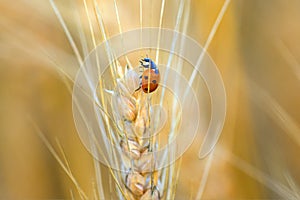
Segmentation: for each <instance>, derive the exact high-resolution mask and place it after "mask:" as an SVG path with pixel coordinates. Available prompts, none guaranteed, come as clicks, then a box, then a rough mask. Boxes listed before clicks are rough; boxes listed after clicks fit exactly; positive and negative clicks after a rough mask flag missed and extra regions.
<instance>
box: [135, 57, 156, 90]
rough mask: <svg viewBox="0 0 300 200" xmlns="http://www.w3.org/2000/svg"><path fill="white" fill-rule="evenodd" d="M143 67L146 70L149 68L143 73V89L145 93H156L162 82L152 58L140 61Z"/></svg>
mask: <svg viewBox="0 0 300 200" xmlns="http://www.w3.org/2000/svg"><path fill="white" fill-rule="evenodd" d="M140 63H141V65H142V66H143V67H144V68H148V69H146V70H144V71H143V74H142V76H141V78H142V81H141V87H142V90H143V91H144V92H145V93H151V92H154V91H155V90H156V89H157V87H158V83H159V81H160V74H159V70H158V68H157V66H156V64H155V63H154V62H153V61H152V60H151V59H150V58H144V59H142V60H140Z"/></svg>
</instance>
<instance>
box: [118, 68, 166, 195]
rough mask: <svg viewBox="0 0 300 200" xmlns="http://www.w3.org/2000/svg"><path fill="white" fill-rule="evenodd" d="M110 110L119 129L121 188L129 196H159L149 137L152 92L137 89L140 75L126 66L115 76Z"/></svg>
mask: <svg viewBox="0 0 300 200" xmlns="http://www.w3.org/2000/svg"><path fill="white" fill-rule="evenodd" d="M112 110H113V113H114V119H115V121H116V123H117V126H118V128H119V129H120V130H121V137H120V141H119V145H120V147H121V148H122V154H123V155H122V156H121V157H122V169H123V171H124V173H123V177H122V179H123V182H124V184H123V185H124V191H126V195H127V197H129V199H142V200H145V199H153V200H159V199H161V197H160V196H161V191H160V189H159V185H160V180H159V177H160V174H159V172H158V171H156V170H155V166H156V163H155V155H154V153H151V152H153V148H154V146H155V145H157V142H155V141H154V139H153V137H151V132H153V130H152V129H153V127H152V126H153V123H151V116H152V113H153V112H152V111H151V94H147V93H144V92H143V91H142V89H140V77H139V75H138V73H137V72H136V71H134V70H133V69H129V70H128V71H127V73H126V74H125V76H124V78H123V79H118V81H117V86H116V88H115V90H114V92H113V95H112Z"/></svg>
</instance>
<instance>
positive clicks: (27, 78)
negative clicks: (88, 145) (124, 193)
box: [0, 0, 300, 199]
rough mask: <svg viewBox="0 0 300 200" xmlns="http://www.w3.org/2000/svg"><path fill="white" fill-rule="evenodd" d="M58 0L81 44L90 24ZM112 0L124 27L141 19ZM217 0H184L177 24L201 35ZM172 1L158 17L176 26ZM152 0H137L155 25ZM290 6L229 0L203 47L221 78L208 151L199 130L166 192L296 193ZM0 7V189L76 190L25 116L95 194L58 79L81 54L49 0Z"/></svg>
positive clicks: (293, 9)
mask: <svg viewBox="0 0 300 200" xmlns="http://www.w3.org/2000/svg"><path fill="white" fill-rule="evenodd" d="M55 2H56V4H57V7H58V8H59V10H60V11H61V13H62V17H63V18H64V20H65V21H66V24H67V26H68V27H69V30H70V32H71V34H72V36H73V37H74V40H75V42H76V44H78V45H79V49H80V53H81V55H83V51H82V47H81V45H80V34H79V33H78V28H81V30H82V31H83V32H84V33H86V34H87V35H88V31H89V28H88V23H87V19H86V15H85V13H84V4H83V1H80V0H76V1H71V0H66V1H59V0H57V1H55ZM87 2H90V1H87ZM117 2H118V6H119V11H120V13H119V14H120V21H121V25H122V30H123V31H128V30H132V29H135V28H139V1H134V0H131V1H124V0H119V1H117ZM223 3H224V0H214V1H208V0H191V1H185V5H189V7H190V11H186V10H185V12H184V16H186V15H188V16H189V18H188V25H187V31H186V34H187V35H188V36H190V37H192V38H193V39H195V40H196V41H197V42H198V43H200V44H201V45H204V44H205V42H206V40H207V38H208V36H209V34H210V31H211V28H212V26H213V25H214V23H215V20H216V18H217V16H218V13H219V11H220V10H221V8H222V5H223ZM99 5H100V10H101V12H102V14H103V20H104V22H105V26H106V29H107V32H108V33H109V36H112V35H116V34H118V33H119V28H118V24H117V18H116V13H115V10H114V1H113V0H101V1H99ZM179 5H180V1H179V0H175V1H168V0H166V10H165V13H164V18H163V23H162V26H163V27H164V28H169V29H173V28H174V27H175V23H176V16H177V13H178V8H179ZM160 6H161V1H154V0H151V1H143V9H144V13H143V24H144V26H150V27H156V26H158V24H159V16H160V15H159V13H160ZM299 8H300V1H298V0H289V1H284V0H273V1H260V0H252V1H246V0H244V1H243V0H239V1H238V0H232V1H231V2H230V4H229V6H228V9H227V11H226V13H225V15H224V17H223V19H222V21H221V23H220V26H219V28H218V30H217V32H216V34H215V36H214V38H213V40H212V42H211V44H210V46H209V48H208V50H207V51H208V53H209V54H210V56H211V57H212V59H213V60H214V62H215V63H216V65H217V66H218V68H219V70H220V72H221V75H222V78H223V81H224V84H225V88H226V95H227V116H226V121H225V126H224V129H223V131H222V135H221V137H220V140H219V142H218V144H217V146H216V149H215V150H214V152H213V156H211V157H207V158H205V159H204V160H200V159H199V158H198V156H197V155H198V150H199V145H200V143H201V141H200V140H196V141H194V143H193V145H192V146H191V147H190V148H189V149H188V151H187V152H185V153H184V155H183V157H182V160H178V161H177V162H181V171H180V174H179V181H178V184H177V190H176V196H175V199H196V197H197V194H199V191H200V192H201V191H202V192H201V194H202V198H201V199H299V198H300V188H299V183H300V171H299V168H300V159H299V158H298V157H299V153H298V152H299V149H300V147H299V145H300V94H299V92H298V91H299V89H300V84H299V81H300V65H299V63H300V39H299V35H300V24H299V19H300V13H299ZM89 9H91V12H92V8H91V7H89ZM185 9H187V8H186V7H185ZM0 15H1V17H0V27H1V28H0V30H1V32H0V52H1V53H0V64H1V65H0V82H1V84H0V110H1V112H0V118H1V120H0V199H71V197H72V195H74V198H75V199H79V198H80V197H79V195H78V192H76V191H77V190H76V187H75V186H74V184H73V183H72V181H71V180H70V179H69V178H68V176H67V175H66V173H65V172H64V171H63V170H62V169H61V167H60V166H59V164H58V162H57V161H56V160H55V159H54V157H53V156H52V154H51V153H50V152H49V150H48V149H47V147H46V145H45V144H44V143H43V141H42V140H41V139H40V138H39V136H38V134H37V133H36V130H35V128H34V127H33V125H32V124H31V123H30V122H29V120H28V118H29V117H30V118H32V120H33V121H34V122H35V123H36V124H37V125H38V126H39V127H40V129H41V131H42V132H43V134H44V135H45V136H46V137H47V138H48V139H49V141H50V143H51V144H52V145H53V147H54V148H55V149H57V150H58V152H59V148H58V145H57V141H59V143H60V144H61V145H62V147H63V151H64V153H65V155H66V157H67V160H68V162H69V165H70V168H71V170H72V172H73V174H74V177H76V180H77V182H78V183H79V184H80V186H81V188H82V189H83V190H84V191H85V193H86V194H87V195H88V196H89V197H90V199H93V197H95V196H94V195H95V191H94V189H95V184H96V179H95V172H94V164H93V158H92V156H91V155H90V154H89V152H88V151H87V150H86V149H85V148H84V146H83V145H82V143H81V141H80V139H79V137H78V134H77V133H76V129H75V125H74V121H73V116H72V95H71V94H70V92H69V91H68V88H67V86H66V85H65V82H64V81H66V82H68V83H69V84H71V85H72V82H71V81H70V80H67V79H66V78H65V77H63V76H62V75H61V74H60V73H59V70H57V67H60V68H62V69H64V70H65V71H66V72H67V73H68V74H70V75H71V76H72V77H75V74H76V71H77V69H78V67H79V64H78V63H77V61H76V59H75V56H74V53H73V51H72V48H71V46H70V44H69V42H68V40H67V37H66V36H65V33H64V31H63V29H62V27H61V25H60V24H59V21H58V19H57V17H56V16H55V14H54V11H53V10H52V8H51V5H50V3H49V2H48V1H38V0H31V1H26V0H17V1H13V2H12V1H8V0H2V1H1V2H0ZM77 19H81V20H82V22H83V24H82V27H78V21H77ZM182 20H183V19H182ZM181 28H182V27H181ZM95 36H96V43H97V44H100V43H101V42H102V41H103V40H104V38H103V37H102V35H101V32H100V31H98V32H97V33H96V34H95ZM92 46H93V45H92V41H91V40H88V47H89V50H91V49H92ZM60 156H63V155H62V154H60ZM210 158H212V159H211V160H210ZM210 162H211V163H210ZM209 165H210V166H209ZM101 171H102V173H103V177H102V179H103V180H107V181H108V182H110V181H113V180H112V178H111V177H110V176H109V175H107V174H108V169H107V167H105V166H103V165H101ZM206 176H207V177H206ZM205 177H206V178H207V180H206V179H205ZM201 184H204V186H205V187H203V185H201ZM105 189H106V190H108V191H110V190H112V189H111V188H105ZM111 192H112V193H113V191H111ZM108 194H109V192H108ZM106 198H107V199H109V198H110V196H109V195H108V196H106Z"/></svg>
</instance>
